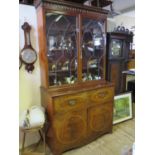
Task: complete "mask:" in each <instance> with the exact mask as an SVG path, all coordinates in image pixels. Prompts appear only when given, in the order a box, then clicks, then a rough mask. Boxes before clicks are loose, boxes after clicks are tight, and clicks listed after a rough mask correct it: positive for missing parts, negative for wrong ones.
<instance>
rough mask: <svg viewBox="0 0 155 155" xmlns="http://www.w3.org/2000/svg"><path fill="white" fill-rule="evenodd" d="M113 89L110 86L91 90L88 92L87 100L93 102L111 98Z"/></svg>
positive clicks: (105, 100) (110, 99)
mask: <svg viewBox="0 0 155 155" xmlns="http://www.w3.org/2000/svg"><path fill="white" fill-rule="evenodd" d="M113 95H114V89H113V88H112V87H108V88H101V89H97V90H93V91H91V92H90V93H89V100H90V102H91V103H92V104H93V103H103V102H108V101H112V100H113Z"/></svg>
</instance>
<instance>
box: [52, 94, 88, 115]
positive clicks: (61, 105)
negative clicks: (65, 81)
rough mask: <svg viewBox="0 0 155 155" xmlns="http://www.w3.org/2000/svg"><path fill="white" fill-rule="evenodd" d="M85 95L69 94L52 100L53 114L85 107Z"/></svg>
mask: <svg viewBox="0 0 155 155" xmlns="http://www.w3.org/2000/svg"><path fill="white" fill-rule="evenodd" d="M86 101H87V96H86V94H85V93H78V94H71V95H65V96H60V97H55V98H54V106H53V107H54V112H68V110H77V109H82V108H84V107H86Z"/></svg>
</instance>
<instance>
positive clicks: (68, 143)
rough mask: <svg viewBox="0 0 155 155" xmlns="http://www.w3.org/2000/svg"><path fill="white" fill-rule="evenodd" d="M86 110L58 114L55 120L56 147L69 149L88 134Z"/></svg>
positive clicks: (54, 141)
mask: <svg viewBox="0 0 155 155" xmlns="http://www.w3.org/2000/svg"><path fill="white" fill-rule="evenodd" d="M86 122H87V113H86V110H81V111H72V112H69V113H64V114H58V115H56V116H55V118H54V120H53V130H54V135H55V136H54V137H53V138H54V139H53V144H54V145H55V148H56V149H60V150H63V151H64V150H68V149H70V148H74V147H76V146H78V145H79V144H80V143H81V142H82V141H83V140H85V137H86V136H87V134H86V132H87V123H86Z"/></svg>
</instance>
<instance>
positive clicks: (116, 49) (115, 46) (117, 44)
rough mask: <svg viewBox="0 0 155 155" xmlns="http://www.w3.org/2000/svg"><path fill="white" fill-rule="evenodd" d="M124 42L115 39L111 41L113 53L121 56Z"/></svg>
mask: <svg viewBox="0 0 155 155" xmlns="http://www.w3.org/2000/svg"><path fill="white" fill-rule="evenodd" d="M121 48H122V42H121V41H119V40H113V41H112V43H111V55H112V56H121Z"/></svg>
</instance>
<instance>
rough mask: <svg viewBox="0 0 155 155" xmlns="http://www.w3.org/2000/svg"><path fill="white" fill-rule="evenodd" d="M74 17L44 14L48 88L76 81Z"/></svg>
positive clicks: (75, 19)
mask: <svg viewBox="0 0 155 155" xmlns="http://www.w3.org/2000/svg"><path fill="white" fill-rule="evenodd" d="M76 21H77V17H76V16H70V15H64V14H58V13H46V38H47V59H48V78H49V86H54V85H63V84H73V83H75V82H76V81H77V33H76V24H77V23H76Z"/></svg>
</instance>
